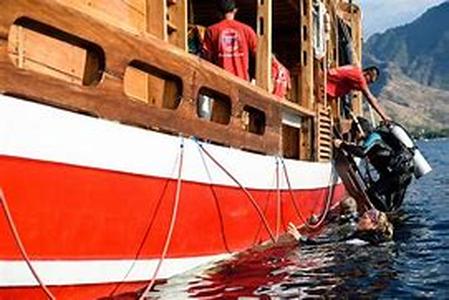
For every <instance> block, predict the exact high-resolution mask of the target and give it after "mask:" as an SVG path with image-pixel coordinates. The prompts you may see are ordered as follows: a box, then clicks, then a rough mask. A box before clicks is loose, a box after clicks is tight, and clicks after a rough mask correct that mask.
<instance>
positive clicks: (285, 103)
mask: <svg viewBox="0 0 449 300" xmlns="http://www.w3.org/2000/svg"><path fill="white" fill-rule="evenodd" d="M279 103H280V104H281V105H282V106H283V107H284V108H286V109H290V110H293V111H295V112H297V113H299V114H300V115H302V116H307V117H314V116H315V112H313V111H312V110H310V109H307V108H304V107H302V106H300V105H298V104H295V103H293V102H291V101H288V100H285V99H284V100H281V101H279Z"/></svg>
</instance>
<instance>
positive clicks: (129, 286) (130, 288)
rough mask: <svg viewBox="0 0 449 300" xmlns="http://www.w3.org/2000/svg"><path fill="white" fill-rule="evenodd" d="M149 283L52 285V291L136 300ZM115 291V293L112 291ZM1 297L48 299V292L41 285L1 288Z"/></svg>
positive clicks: (60, 295) (67, 295)
mask: <svg viewBox="0 0 449 300" xmlns="http://www.w3.org/2000/svg"><path fill="white" fill-rule="evenodd" d="M146 284H147V283H142V282H139V283H126V284H122V285H120V287H119V289H117V290H116V288H117V284H115V283H111V284H92V285H78V286H64V287H59V286H57V287H50V291H51V292H52V294H53V295H54V296H55V298H56V299H58V300H59V299H74V300H75V299H76V300H80V299H99V298H100V299H101V298H102V297H104V298H106V297H107V296H110V295H113V296H115V297H117V298H114V299H120V300H127V299H130V300H131V299H132V300H135V299H136V298H137V297H136V295H137V294H136V291H139V290H141V289H144V288H145V286H146ZM113 291H115V292H114V293H113V294H112V292H113ZM0 299H2V300H18V299H27V300H48V298H47V296H46V294H45V293H44V292H43V290H42V289H41V288H40V287H29V288H0Z"/></svg>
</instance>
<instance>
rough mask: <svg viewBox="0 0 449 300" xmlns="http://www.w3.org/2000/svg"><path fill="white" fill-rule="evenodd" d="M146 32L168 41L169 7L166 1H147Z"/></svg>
mask: <svg viewBox="0 0 449 300" xmlns="http://www.w3.org/2000/svg"><path fill="white" fill-rule="evenodd" d="M145 3H146V9H145V24H146V26H145V27H146V28H145V30H146V32H148V33H150V34H152V35H154V36H155V37H158V38H160V39H162V40H164V41H166V40H167V5H166V4H165V0H164V1H161V0H146V1H145Z"/></svg>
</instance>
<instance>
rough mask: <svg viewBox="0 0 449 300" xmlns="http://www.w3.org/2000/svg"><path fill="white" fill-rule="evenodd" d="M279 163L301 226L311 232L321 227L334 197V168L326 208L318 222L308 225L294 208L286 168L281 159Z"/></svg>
mask: <svg viewBox="0 0 449 300" xmlns="http://www.w3.org/2000/svg"><path fill="white" fill-rule="evenodd" d="M281 161H282V165H283V167H284V175H285V179H286V181H287V186H288V190H289V192H290V197H291V199H292V202H293V203H294V207H295V209H296V212H297V213H298V215H299V216H300V219H301V221H302V222H303V224H304V225H305V226H306V227H307V228H308V229H312V230H315V229H318V228H319V227H321V225H323V223H324V221H325V220H326V217H327V215H328V213H329V211H330V208H331V203H332V198H333V195H334V188H335V180H334V177H335V171H334V168H332V170H331V175H330V178H329V188H328V193H327V200H326V207H325V209H324V211H323V213H322V214H321V219H320V220H318V222H317V223H315V224H310V223H309V222H308V221H306V220H305V218H304V216H303V215H302V214H301V211H300V210H299V209H298V208H297V206H296V202H295V199H294V195H293V189H292V187H291V183H290V178H289V176H288V172H287V167H286V165H285V162H284V160H283V159H282V160H281Z"/></svg>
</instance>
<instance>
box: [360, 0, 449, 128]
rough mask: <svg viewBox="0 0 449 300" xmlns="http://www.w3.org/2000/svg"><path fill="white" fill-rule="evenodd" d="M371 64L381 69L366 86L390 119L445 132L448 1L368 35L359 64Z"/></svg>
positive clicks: (448, 94)
mask: <svg viewBox="0 0 449 300" xmlns="http://www.w3.org/2000/svg"><path fill="white" fill-rule="evenodd" d="M372 64H374V65H377V66H379V68H380V69H381V73H382V75H381V78H380V80H379V82H378V83H377V84H376V85H374V86H373V88H372V90H373V92H374V93H375V94H376V95H377V96H378V97H379V99H380V100H381V102H382V104H383V105H384V106H385V107H386V109H387V111H388V112H389V113H390V114H391V115H392V116H393V118H394V119H395V120H398V121H399V122H402V123H404V124H406V125H407V126H408V127H409V128H411V129H414V130H415V131H420V130H426V131H441V130H444V131H448V132H449V117H448V116H449V1H446V2H444V3H442V4H440V5H438V6H436V7H433V8H431V9H429V10H428V11H427V12H425V13H424V14H423V15H422V16H421V17H419V18H418V19H416V20H415V21H414V22H412V23H409V24H407V25H404V26H400V27H397V28H393V29H389V30H387V31H386V32H385V33H382V34H375V35H373V36H372V37H371V38H369V39H368V41H367V42H366V44H365V46H364V65H372Z"/></svg>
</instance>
